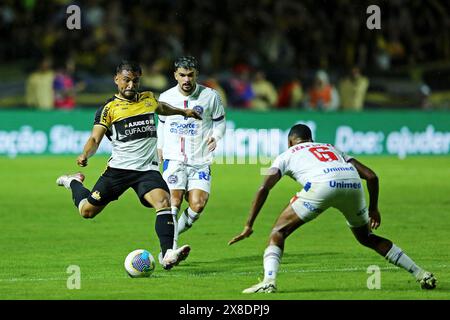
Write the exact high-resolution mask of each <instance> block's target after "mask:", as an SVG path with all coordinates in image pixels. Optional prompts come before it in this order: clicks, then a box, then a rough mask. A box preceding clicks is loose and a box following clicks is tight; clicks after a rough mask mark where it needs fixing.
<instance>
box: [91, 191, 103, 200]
mask: <svg viewBox="0 0 450 320" xmlns="http://www.w3.org/2000/svg"><path fill="white" fill-rule="evenodd" d="M91 197H92V198H93V199H95V200H97V201H100V199H101V198H102V197H101V196H100V191H94V192H92V194H91Z"/></svg>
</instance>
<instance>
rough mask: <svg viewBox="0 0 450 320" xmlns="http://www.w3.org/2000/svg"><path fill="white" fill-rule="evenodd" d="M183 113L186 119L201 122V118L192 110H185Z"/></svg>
mask: <svg viewBox="0 0 450 320" xmlns="http://www.w3.org/2000/svg"><path fill="white" fill-rule="evenodd" d="M184 111H185V116H186V117H188V118H194V119H197V120H202V116H201V115H200V114H199V113H198V112H197V111H195V110H192V109H186V110H184Z"/></svg>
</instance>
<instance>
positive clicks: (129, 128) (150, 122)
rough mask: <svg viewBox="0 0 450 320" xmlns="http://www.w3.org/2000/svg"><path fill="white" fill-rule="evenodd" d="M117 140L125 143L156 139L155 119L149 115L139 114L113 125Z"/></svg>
mask: <svg viewBox="0 0 450 320" xmlns="http://www.w3.org/2000/svg"><path fill="white" fill-rule="evenodd" d="M114 127H115V129H116V132H117V140H119V141H122V142H125V141H131V140H136V139H143V138H156V126H155V119H154V118H153V115H151V114H140V115H137V116H134V117H129V118H126V119H123V120H120V121H118V122H115V123H114Z"/></svg>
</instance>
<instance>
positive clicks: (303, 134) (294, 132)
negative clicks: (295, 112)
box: [288, 124, 312, 140]
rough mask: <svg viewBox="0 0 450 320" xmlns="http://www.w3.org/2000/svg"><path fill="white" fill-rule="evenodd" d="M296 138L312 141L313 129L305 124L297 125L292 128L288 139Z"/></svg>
mask: <svg viewBox="0 0 450 320" xmlns="http://www.w3.org/2000/svg"><path fill="white" fill-rule="evenodd" d="M294 136H295V137H298V138H300V139H302V140H312V133H311V129H310V128H309V127H308V126H305V125H304V124H296V125H295V126H293V127H292V128H291V130H290V131H289V135H288V137H289V138H291V137H294Z"/></svg>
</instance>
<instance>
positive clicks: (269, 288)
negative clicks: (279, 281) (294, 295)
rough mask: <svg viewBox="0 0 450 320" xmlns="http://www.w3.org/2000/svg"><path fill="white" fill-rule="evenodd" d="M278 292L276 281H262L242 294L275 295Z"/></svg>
mask: <svg viewBox="0 0 450 320" xmlns="http://www.w3.org/2000/svg"><path fill="white" fill-rule="evenodd" d="M275 292H277V286H276V285H275V281H266V282H265V281H262V282H260V283H258V284H255V285H254V286H252V287H250V288H247V289H245V290H244V291H242V293H275Z"/></svg>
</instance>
